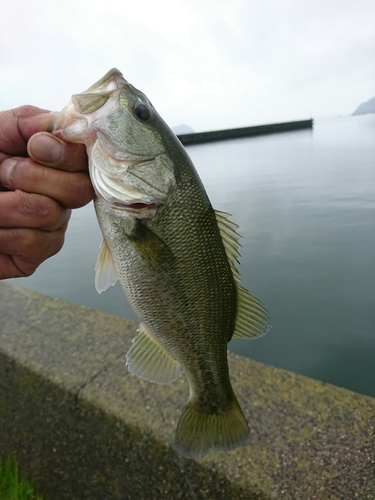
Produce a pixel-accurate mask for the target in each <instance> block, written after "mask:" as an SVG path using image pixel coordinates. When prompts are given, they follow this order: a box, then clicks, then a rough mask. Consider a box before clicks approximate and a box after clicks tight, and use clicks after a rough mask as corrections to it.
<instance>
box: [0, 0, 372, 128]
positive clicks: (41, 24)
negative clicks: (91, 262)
mask: <svg viewBox="0 0 375 500" xmlns="http://www.w3.org/2000/svg"><path fill="white" fill-rule="evenodd" d="M1 11H2V14H1V17H2V26H1V34H0V37H1V38H0V39H1V46H0V49H1V50H0V67H1V73H0V75H1V78H0V96H1V97H0V99H1V105H0V109H7V108H11V107H15V106H19V105H22V104H34V105H37V106H40V107H44V108H48V109H53V110H60V109H61V108H62V107H63V106H64V105H65V104H66V103H67V101H68V100H69V99H70V96H71V94H73V93H78V92H81V91H83V90H85V89H86V88H87V87H89V86H90V85H91V84H93V83H94V82H95V81H96V80H98V79H99V78H101V77H102V76H103V74H104V73H106V72H107V71H108V70H109V69H110V68H112V67H117V68H118V69H119V70H120V71H122V73H123V74H124V77H125V78H126V79H127V80H128V81H129V82H131V83H132V84H133V85H135V86H136V87H138V88H139V89H140V90H142V91H143V92H144V93H145V94H146V95H147V96H148V97H149V99H150V100H151V101H152V103H153V104H154V106H155V107H156V108H157V110H158V111H159V113H160V114H161V115H162V116H163V118H164V119H165V120H166V121H167V122H168V123H169V125H170V126H172V127H173V126H177V125H180V124H182V123H186V124H188V125H190V126H191V127H192V128H193V129H194V130H196V131H200V130H213V129H220V128H229V127H241V126H246V125H254V124H261V123H272V122H279V121H289V120H298V119H304V118H309V117H313V118H316V117H322V116H337V115H347V114H351V113H352V112H353V111H354V109H355V108H356V107H357V106H358V105H359V104H360V103H361V102H363V101H366V100H368V99H370V98H371V97H374V96H375V28H374V26H375V22H374V21H375V1H374V0H356V1H353V0H313V1H312V0H305V1H302V0H282V1H281V0H257V1H256V0H143V1H142V0H132V1H128V0H121V1H118V2H116V1H115V0H107V1H104V0H64V1H63V2H62V1H61V2H60V1H59V2H57V1H56V2H55V1H51V0H33V1H30V0H12V1H8V2H3V5H2V8H1Z"/></svg>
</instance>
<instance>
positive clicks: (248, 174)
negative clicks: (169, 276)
mask: <svg viewBox="0 0 375 500" xmlns="http://www.w3.org/2000/svg"><path fill="white" fill-rule="evenodd" d="M374 132H375V115H367V116H356V117H345V118H336V119H325V120H317V121H316V122H315V126H314V129H313V131H310V130H307V131H298V132H289V133H285V134H277V135H269V136H263V137H257V138H244V139H236V140H232V141H225V142H218V143H210V144H205V145H197V146H189V147H188V152H189V154H190V156H191V157H192V159H193V161H194V163H195V165H196V167H197V169H198V171H199V173H200V175H201V178H202V180H203V182H204V184H205V186H206V189H207V192H208V194H209V196H210V198H211V201H212V204H213V206H214V207H215V208H218V209H220V210H224V211H227V212H229V213H231V214H232V215H233V220H234V221H235V222H237V223H238V224H239V225H240V232H241V234H242V236H243V239H242V240H241V243H242V247H243V248H242V252H241V253H242V259H241V275H242V284H243V285H244V286H245V287H247V288H248V289H249V290H250V291H251V293H253V294H254V295H255V296H256V297H258V298H259V299H261V300H262V302H263V303H264V304H265V306H266V307H267V309H268V311H269V313H270V316H271V320H272V324H273V328H272V330H270V332H269V333H268V334H267V335H266V336H265V337H262V338H260V339H257V340H252V341H243V340H235V341H232V342H231V343H230V346H229V347H230V349H231V350H232V351H234V352H236V353H240V354H244V355H245V356H249V357H251V358H253V359H257V360H259V361H262V362H265V363H269V364H272V365H275V366H278V367H282V368H286V369H288V370H292V371H295V372H297V373H300V374H303V375H307V376H310V377H313V378H317V379H321V380H324V381H327V382H330V383H333V384H336V385H339V386H343V387H347V388H349V389H352V390H355V391H358V392H361V393H364V394H369V395H372V396H375V362H374V360H375V140H374ZM100 241H101V235H100V231H99V229H98V226H97V223H96V219H95V215H94V212H93V208H92V205H90V206H88V207H85V208H83V209H80V210H77V211H75V213H74V215H73V218H72V221H71V224H70V228H69V231H68V234H67V238H66V244H65V246H64V248H63V250H62V251H61V252H60V253H59V254H58V256H56V257H54V258H52V259H50V260H49V261H47V262H46V263H45V264H43V266H42V267H41V268H40V269H39V270H38V271H37V272H36V273H35V275H34V276H32V277H30V278H26V279H18V280H10V281H13V282H14V283H17V284H19V285H21V286H24V287H28V288H32V289H34V290H37V291H40V292H42V293H46V294H49V295H52V296H56V297H60V298H62V299H65V300H69V301H72V302H76V303H79V304H84V305H87V306H89V307H93V308H95V309H100V310H103V311H106V312H109V313H113V314H117V315H120V316H124V317H128V318H131V319H134V320H136V318H135V316H134V313H133V312H132V310H131V309H130V307H129V305H128V304H127V302H126V299H125V296H124V294H123V292H122V290H121V288H120V286H119V285H118V284H117V285H116V286H115V287H112V288H111V289H109V290H107V291H106V292H105V293H103V294H101V295H100V296H99V295H98V294H97V293H96V291H95V288H94V271H93V269H94V266H95V261H96V257H97V253H98V247H99V244H100Z"/></svg>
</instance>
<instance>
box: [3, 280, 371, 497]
mask: <svg viewBox="0 0 375 500" xmlns="http://www.w3.org/2000/svg"><path fill="white" fill-rule="evenodd" d="M0 314H1V322H0V455H1V456H2V457H6V456H8V455H9V454H12V453H14V454H15V455H16V457H17V459H18V462H19V464H20V468H21V470H22V471H23V472H24V473H25V474H26V475H27V476H28V477H30V478H32V479H34V480H35V482H36V486H37V488H38V491H39V492H40V493H41V494H43V495H45V498H46V500H60V499H61V500H62V499H64V500H68V499H69V500H81V499H82V500H91V499H93V500H94V499H95V500H96V499H98V500H99V499H100V500H107V499H120V500H123V499H130V500H131V499H135V500H141V499H147V500H148V499H150V500H151V499H152V500H155V499H173V500H174V499H192V498H195V499H215V500H216V499H226V500H228V499H229V500H232V499H254V500H255V499H258V500H268V499H310V500H311V499H348V500H349V499H350V500H351V499H354V498H358V499H361V500H364V499H371V500H373V499H374V498H375V444H374V443H375V431H374V428H375V399H373V398H370V397H366V396H362V395H360V394H356V393H353V392H350V391H347V390H345V389H341V388H338V387H333V386H331V385H328V384H324V383H321V382H319V381H315V380H311V379H308V378H305V377H302V376H299V375H295V374H293V373H289V372H287V371H284V370H280V369H276V368H273V367H271V366H266V365H263V364H261V363H258V362H255V361H253V360H250V359H246V358H242V357H240V356H234V355H229V365H230V372H231V378H232V381H233V386H234V389H235V391H236V393H237V395H238V399H239V400H240V402H241V405H242V407H243V410H244V413H245V415H246V416H247V418H248V420H249V423H250V426H251V442H250V444H249V445H248V446H246V447H245V448H241V449H238V450H235V451H233V452H231V453H212V454H211V455H209V456H208V457H206V458H204V459H202V460H199V461H188V460H185V459H181V458H179V457H178V456H176V454H175V453H174V452H173V450H171V448H170V443H171V441H172V439H173V435H174V430H175V427H176V424H177V421H178V418H179V414H180V412H181V409H182V407H183V406H184V404H185V401H186V398H187V395H188V387H187V383H186V381H185V378H184V377H180V378H179V379H178V380H177V381H176V382H174V383H173V384H171V385H169V386H159V385H155V384H150V383H147V382H143V381H141V380H139V379H137V378H134V377H132V376H131V375H129V374H128V373H127V371H126V368H125V365H124V359H125V353H126V351H127V349H128V348H129V346H130V345H131V340H132V338H133V336H134V331H135V324H134V323H132V322H130V321H127V320H125V319H121V318H118V317H116V316H112V315H108V314H104V313H101V312H99V311H94V310H90V309H88V308H85V307H81V306H77V305H73V304H70V303H67V302H63V301H61V300H57V299H53V298H51V297H46V296H43V295H40V294H38V293H35V292H31V291H28V290H25V289H22V288H19V287H15V286H14V285H10V284H8V283H5V282H0Z"/></svg>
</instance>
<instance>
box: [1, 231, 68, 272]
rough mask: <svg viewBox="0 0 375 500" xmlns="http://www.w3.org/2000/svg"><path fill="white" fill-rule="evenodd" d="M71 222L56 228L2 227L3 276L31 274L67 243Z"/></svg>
mask: <svg viewBox="0 0 375 500" xmlns="http://www.w3.org/2000/svg"><path fill="white" fill-rule="evenodd" d="M66 228H67V223H64V224H63V225H62V226H61V227H60V228H59V229H58V230H56V231H41V230H39V229H24V228H17V229H13V228H12V229H0V279H7V278H19V277H25V276H30V275H31V274H33V273H34V271H35V269H36V268H37V267H38V266H39V265H40V264H41V263H42V262H43V261H45V260H46V259H48V258H49V257H52V255H55V254H56V253H57V252H59V251H60V250H61V248H62V246H63V244H64V237H65V231H66Z"/></svg>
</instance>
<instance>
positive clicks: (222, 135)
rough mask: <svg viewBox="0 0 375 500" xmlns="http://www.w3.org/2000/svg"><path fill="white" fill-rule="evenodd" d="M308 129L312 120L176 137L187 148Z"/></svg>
mask: <svg viewBox="0 0 375 500" xmlns="http://www.w3.org/2000/svg"><path fill="white" fill-rule="evenodd" d="M309 128H310V129H311V128H313V120H312V119H309V120H300V121H294V122H285V123H273V124H269V125H255V126H252V127H241V128H229V129H224V130H213V131H211V132H197V133H191V134H178V135H177V137H178V138H179V139H180V141H181V142H182V144H183V145H184V146H188V145H190V144H202V143H205V142H213V141H224V140H228V139H238V138H239V137H253V136H257V135H265V134H276V133H281V132H291V131H295V130H302V129H309Z"/></svg>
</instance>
